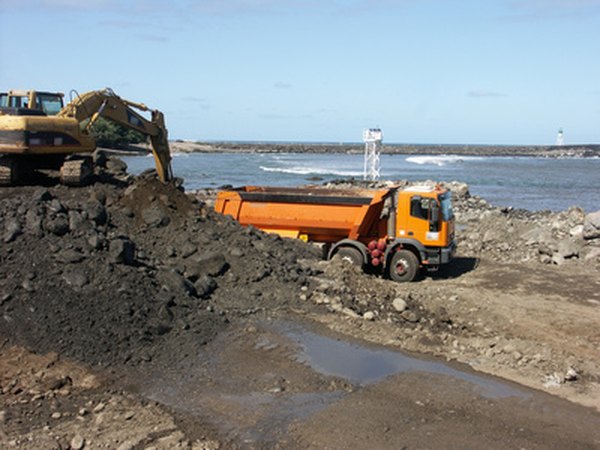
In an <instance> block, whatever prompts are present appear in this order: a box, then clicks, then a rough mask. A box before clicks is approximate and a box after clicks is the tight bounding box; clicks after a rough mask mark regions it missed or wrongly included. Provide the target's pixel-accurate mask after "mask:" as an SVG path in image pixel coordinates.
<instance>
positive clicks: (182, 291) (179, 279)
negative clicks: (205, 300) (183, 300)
mask: <svg viewBox="0 0 600 450" xmlns="http://www.w3.org/2000/svg"><path fill="white" fill-rule="evenodd" d="M156 279H157V280H158V281H159V282H160V283H161V284H162V286H163V287H164V288H165V289H166V290H168V291H170V292H172V293H173V294H175V295H176V296H192V297H197V296H198V293H197V291H196V288H195V286H194V285H193V284H192V282H191V281H190V280H188V279H186V278H185V277H184V276H182V275H180V274H179V273H177V272H175V271H174V270H163V271H161V272H159V273H157V274H156Z"/></svg>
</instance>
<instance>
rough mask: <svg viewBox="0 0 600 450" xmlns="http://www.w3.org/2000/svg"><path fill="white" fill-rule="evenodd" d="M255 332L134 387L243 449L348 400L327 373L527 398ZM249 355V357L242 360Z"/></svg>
mask: <svg viewBox="0 0 600 450" xmlns="http://www.w3.org/2000/svg"><path fill="white" fill-rule="evenodd" d="M261 328H262V332H259V333H257V334H252V335H250V336H249V335H247V334H246V332H245V330H243V329H238V330H234V331H232V332H231V333H224V334H222V335H221V336H219V337H218V338H217V339H216V340H215V341H213V342H212V343H211V344H210V345H209V346H208V347H207V348H205V349H203V350H202V351H201V352H200V354H199V355H198V362H200V364H199V365H198V364H196V365H195V366H194V367H196V370H195V371H190V369H189V366H188V367H184V366H182V367H172V368H171V369H170V370H167V371H164V370H163V371H160V372H156V373H146V374H145V375H144V376H143V377H140V380H141V381H140V383H139V384H138V387H139V389H140V391H141V392H142V393H143V394H144V395H145V396H146V397H147V398H149V399H151V400H155V401H158V402H160V403H162V404H164V405H167V406H169V407H171V408H173V409H174V410H176V411H180V412H184V413H186V414H191V415H192V416H196V417H198V418H201V420H203V421H205V422H206V423H208V424H211V425H212V426H214V427H215V428H216V429H218V430H220V432H222V433H224V434H225V435H227V436H230V437H231V436H235V437H236V438H237V439H239V440H240V441H241V442H243V443H244V444H252V443H259V442H260V443H263V444H265V443H276V442H285V437H286V435H287V432H288V428H289V426H290V425H291V424H293V423H295V422H302V421H304V420H306V419H309V418H310V417H312V416H313V415H314V414H316V413H319V412H320V411H322V410H323V409H325V408H328V407H329V406H331V405H334V404H336V403H337V402H338V401H340V400H342V399H344V398H346V397H347V396H348V395H351V394H349V393H348V392H346V391H344V390H338V389H336V388H335V387H333V388H331V389H328V387H329V386H330V380H329V379H328V378H327V377H329V376H333V377H337V378H338V379H343V380H345V381H346V382H347V383H349V384H352V385H354V386H360V385H368V384H373V383H377V382H379V381H381V380H383V379H384V378H386V377H389V376H393V375H398V374H402V373H407V372H423V373H432V374H441V375H444V376H447V377H448V381H447V383H450V384H451V383H453V382H454V380H455V379H459V380H463V381H466V382H468V383H470V384H471V385H472V386H473V389H472V390H471V389H467V390H466V391H465V393H470V392H475V393H476V394H477V395H480V396H482V397H486V398H505V397H521V398H523V397H530V396H531V394H530V393H529V392H528V391H526V390H524V389H523V390H520V389H518V388H515V387H512V386H510V385H509V384H507V383H502V382H500V381H497V380H494V379H492V378H491V377H486V376H480V375H476V374H473V373H469V372H466V371H462V370H459V369H456V368H453V367H450V366H449V365H448V364H444V363H441V362H436V361H428V360H423V359H418V358H414V357H410V356H407V355H405V354H403V353H401V352H398V351H392V350H388V349H384V348H382V347H377V346H374V345H373V346H369V345H358V344H355V343H350V342H346V341H340V340H336V339H333V338H330V337H326V336H323V335H320V334H317V333H314V332H311V331H308V330H307V329H306V328H305V327H304V326H302V325H298V324H294V323H290V322H283V323H281V322H279V323H275V324H272V323H269V324H264V323H263V324H262V327H261ZM249 351H256V353H253V354H252V357H251V358H244V355H245V354H246V353H247V352H249ZM298 364H301V365H302V366H299V365H298ZM302 371H304V372H305V373H303V374H301V375H298V377H294V375H293V374H297V373H300V372H302ZM292 373H293V374H292ZM311 374H312V375H311ZM315 374H317V375H318V376H317V377H314V375H315ZM268 377H270V378H268ZM283 377H287V378H289V379H294V380H295V382H290V383H291V385H290V387H291V389H290V390H288V389H287V388H286V389H283V390H274V389H273V383H272V382H271V380H274V379H277V378H283ZM287 378H286V379H287ZM265 380H267V381H265ZM294 383H296V384H294ZM302 383H305V384H302ZM298 386H300V387H298ZM282 439H283V441H282Z"/></svg>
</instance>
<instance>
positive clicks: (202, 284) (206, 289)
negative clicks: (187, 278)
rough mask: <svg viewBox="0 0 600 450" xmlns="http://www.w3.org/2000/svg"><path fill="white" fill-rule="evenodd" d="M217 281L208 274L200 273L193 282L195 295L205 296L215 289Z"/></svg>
mask: <svg viewBox="0 0 600 450" xmlns="http://www.w3.org/2000/svg"><path fill="white" fill-rule="evenodd" d="M217 286H218V285H217V282H216V281H215V280H214V279H213V278H211V277H209V276H208V275H201V276H200V278H198V280H196V282H195V283H194V287H195V288H196V295H197V296H198V297H201V298H207V297H209V296H210V294H212V293H213V292H214V291H215V290H216V289H217Z"/></svg>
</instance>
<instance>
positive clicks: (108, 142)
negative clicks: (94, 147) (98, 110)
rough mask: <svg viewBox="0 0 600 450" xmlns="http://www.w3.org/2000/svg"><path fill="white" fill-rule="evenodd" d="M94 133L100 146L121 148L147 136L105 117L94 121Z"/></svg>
mask: <svg viewBox="0 0 600 450" xmlns="http://www.w3.org/2000/svg"><path fill="white" fill-rule="evenodd" d="M92 135H93V136H94V138H95V139H96V143H97V144H98V146H100V147H108V148H119V147H124V146H127V145H129V144H139V143H140V142H145V141H146V137H145V136H144V135H143V134H142V133H139V132H137V131H135V130H132V129H130V128H126V127H124V126H122V125H120V124H118V123H117V122H114V121H112V120H108V119H105V118H103V117H100V118H99V119H98V120H97V121H96V122H95V123H94V126H93V127H92Z"/></svg>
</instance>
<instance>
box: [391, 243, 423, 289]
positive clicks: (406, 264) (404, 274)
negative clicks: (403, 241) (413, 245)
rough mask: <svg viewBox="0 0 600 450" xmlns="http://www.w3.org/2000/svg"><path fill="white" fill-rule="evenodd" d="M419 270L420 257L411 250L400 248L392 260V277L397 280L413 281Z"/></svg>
mask: <svg viewBox="0 0 600 450" xmlns="http://www.w3.org/2000/svg"><path fill="white" fill-rule="evenodd" d="M418 271H419V259H418V258H417V257H416V256H415V254H414V253H413V252H411V251H410V250H398V251H397V252H396V253H394V256H392V260H391V262H390V268H389V274H390V278H391V279H392V280H394V281H397V282H404V281H412V280H414V279H415V277H416V276H417V272H418Z"/></svg>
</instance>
